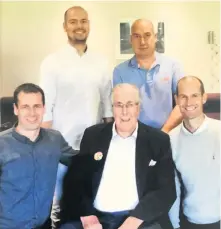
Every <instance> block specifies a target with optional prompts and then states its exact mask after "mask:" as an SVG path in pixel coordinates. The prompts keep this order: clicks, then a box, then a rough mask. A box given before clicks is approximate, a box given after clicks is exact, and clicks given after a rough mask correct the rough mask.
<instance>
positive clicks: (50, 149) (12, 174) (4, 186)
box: [0, 83, 73, 229]
mask: <svg viewBox="0 0 221 229" xmlns="http://www.w3.org/2000/svg"><path fill="white" fill-rule="evenodd" d="M44 105H45V97H44V92H43V90H42V89H41V88H40V87H38V86H37V85H34V84H30V83H27V84H22V85H20V86H19V87H17V89H16V90H15V92H14V113H15V114H16V115H17V117H18V123H17V125H15V126H14V127H13V128H12V129H9V130H6V131H4V132H2V133H1V134H0V228H1V229H31V228H32V229H33V228H38V229H40V228H41V226H42V225H43V224H44V222H45V221H46V219H47V217H48V216H49V214H50V209H51V204H52V198H53V193H54V187H55V181H56V173H57V167H58V163H59V160H60V159H61V156H62V155H66V154H67V155H70V154H73V149H72V148H71V147H69V146H68V144H67V143H66V142H65V140H64V138H63V137H62V135H61V134H60V133H59V132H58V131H55V130H46V129H43V128H40V125H41V123H42V119H43V114H44V111H45V107H44Z"/></svg>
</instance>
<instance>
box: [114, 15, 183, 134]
mask: <svg viewBox="0 0 221 229" xmlns="http://www.w3.org/2000/svg"><path fill="white" fill-rule="evenodd" d="M131 44H132V48H133V51H134V53H135V55H134V56H133V57H132V58H131V59H130V60H127V61H125V62H123V63H121V64H119V65H118V66H116V67H115V69H114V73H113V85H114V86H115V85H116V84H119V83H130V84H135V85H136V86H137V87H138V88H139V89H140V94H141V111H140V116H139V120H140V121H141V122H143V123H144V124H147V125H150V126H152V127H156V128H161V129H162V130H163V131H164V132H169V131H170V130H171V129H173V128H174V127H175V126H177V125H178V124H179V123H180V122H181V119H182V117H181V114H180V111H179V108H178V107H175V108H174V109H173V94H175V90H176V85H177V81H178V80H179V79H180V78H181V77H182V76H183V72H182V70H181V69H180V66H179V65H178V63H177V62H175V61H173V60H171V59H169V58H168V57H166V56H164V55H162V54H160V53H156V52H155V46H156V35H155V33H154V27H153V24H152V22H150V21H148V20H145V19H138V20H136V21H135V22H134V23H133V25H132V27H131Z"/></svg>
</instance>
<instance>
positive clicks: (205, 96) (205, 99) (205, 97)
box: [203, 93, 207, 104]
mask: <svg viewBox="0 0 221 229" xmlns="http://www.w3.org/2000/svg"><path fill="white" fill-rule="evenodd" d="M206 101H207V94H206V93H204V94H203V104H205V103H206Z"/></svg>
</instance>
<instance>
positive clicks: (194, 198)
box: [169, 117, 220, 228]
mask: <svg viewBox="0 0 221 229" xmlns="http://www.w3.org/2000/svg"><path fill="white" fill-rule="evenodd" d="M170 138H171V145H172V150H173V159H174V162H175V164H176V168H177V170H178V172H179V173H180V174H181V179H182V182H183V184H184V190H185V191H184V199H183V206H182V207H183V213H184V215H185V216H186V217H187V219H188V221H190V222H192V223H195V224H210V223H215V222H217V221H219V220H220V185H219V183H220V121H218V120H214V119H210V118H208V117H206V118H205V120H204V122H203V124H202V125H201V126H200V127H199V128H198V129H197V131H195V132H194V133H190V132H189V131H188V130H187V129H186V128H185V127H184V125H183V124H181V125H179V126H178V127H176V128H175V129H174V130H172V131H171V132H170ZM176 188H177V196H178V198H177V200H176V202H175V203H174V205H173V207H172V209H171V210H170V213H169V214H170V218H171V222H172V223H173V226H174V228H178V227H179V206H180V181H179V179H178V177H176Z"/></svg>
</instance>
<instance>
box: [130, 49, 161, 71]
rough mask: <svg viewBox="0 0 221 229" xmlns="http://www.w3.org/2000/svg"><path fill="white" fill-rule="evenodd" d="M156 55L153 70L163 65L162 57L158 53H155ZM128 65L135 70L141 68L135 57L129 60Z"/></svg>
mask: <svg viewBox="0 0 221 229" xmlns="http://www.w3.org/2000/svg"><path fill="white" fill-rule="evenodd" d="M154 55H155V61H154V63H153V64H152V66H151V68H154V67H156V66H160V64H161V59H162V58H161V55H160V54H159V53H158V52H155V54H154ZM128 65H129V66H131V67H133V68H140V67H139V65H138V63H137V59H136V56H135V55H134V56H133V57H132V58H131V59H130V60H129V63H128Z"/></svg>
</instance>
